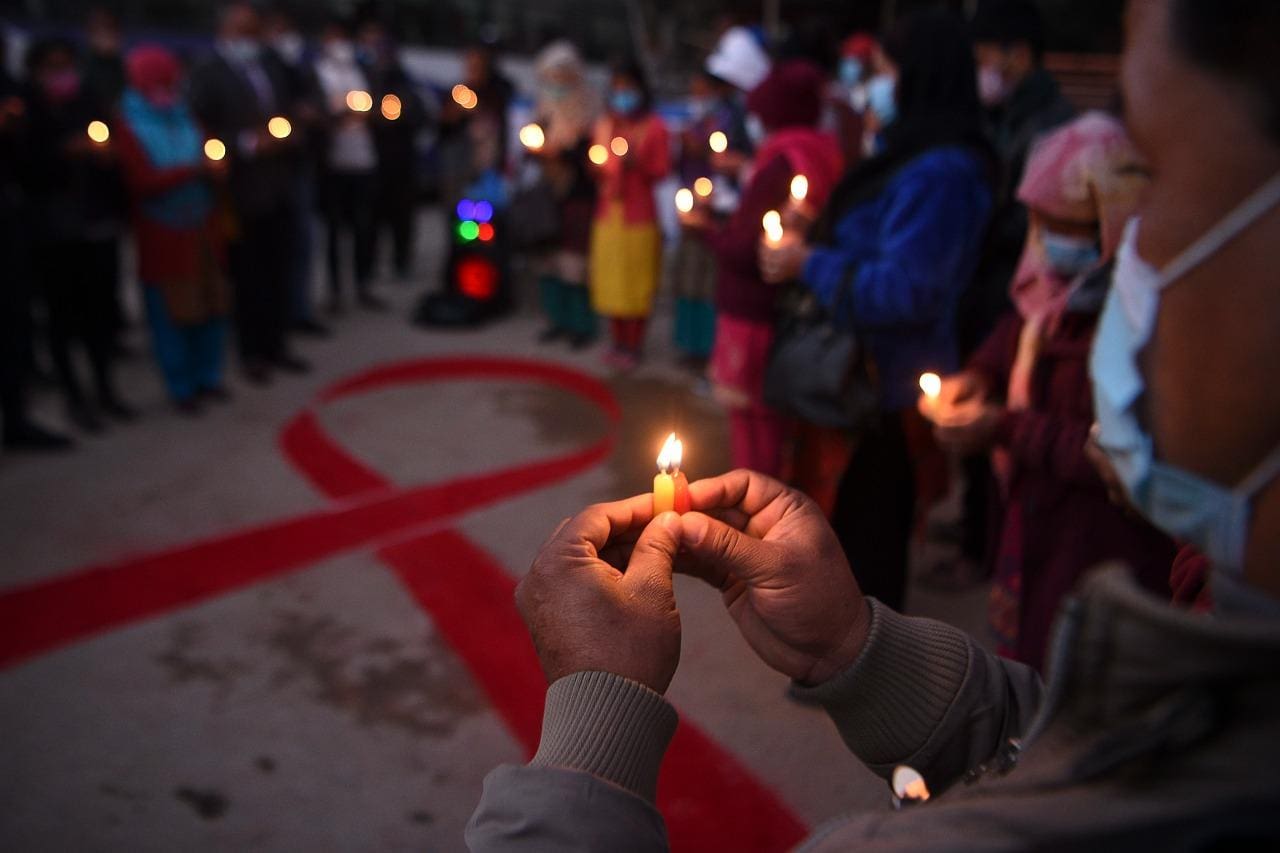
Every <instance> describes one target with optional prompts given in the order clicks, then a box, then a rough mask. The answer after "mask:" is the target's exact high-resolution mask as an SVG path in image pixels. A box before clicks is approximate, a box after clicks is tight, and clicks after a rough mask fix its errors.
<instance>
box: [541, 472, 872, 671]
mask: <svg viewBox="0 0 1280 853" xmlns="http://www.w3.org/2000/svg"><path fill="white" fill-rule="evenodd" d="M689 496H690V502H691V505H692V508H693V509H692V511H691V512H688V513H685V514H684V515H677V514H675V513H672V512H666V513H662V514H661V515H659V516H657V517H656V518H655V517H654V516H653V499H652V496H651V495H648V494H644V495H638V496H636V497H633V498H628V499H626V500H621V501H615V502H613V503H604V504H596V505H594V506H591V507H588V508H587V509H585V510H583V511H582V512H580V513H579V514H578V515H576V516H574V517H573V518H569V519H566V520H565V521H563V522H562V523H561V524H560V526H559V528H558V529H557V530H556V532H555V533H554V534H553V535H552V536H551V538H550V539H549V540H547V542H546V543H545V544H544V545H543V546H542V548H541V550H540V551H539V553H538V556H537V558H536V559H535V560H534V561H533V566H532V568H531V569H530V570H529V572H528V574H527V575H525V577H524V579H523V580H522V581H521V582H520V585H519V587H518V588H517V590H516V603H517V605H518V606H519V608H520V613H521V615H522V616H523V617H524V621H525V624H526V625H528V627H529V632H530V633H531V634H532V636H533V643H534V646H535V648H536V649H537V653H538V658H539V660H540V661H541V664H542V669H543V672H544V673H545V674H546V676H547V680H548V682H553V681H555V680H556V679H558V678H561V677H563V676H566V675H571V674H573V673H575V672H582V671H587V670H593V671H603V672H610V673H613V674H615V675H620V676H623V677H625V678H628V679H631V680H633V681H636V682H639V683H640V684H643V685H645V686H646V687H649V688H650V689H652V690H654V691H656V692H658V693H664V692H665V691H666V689H667V687H668V685H670V683H671V679H672V677H673V676H674V675H675V672H676V667H677V666H678V664H679V662H680V611H679V608H678V607H677V603H676V597H675V591H674V589H673V587H672V576H673V575H674V573H676V572H679V573H681V574H686V575H692V576H694V577H697V578H700V579H702V580H703V581H705V582H706V583H708V584H710V585H711V586H713V587H715V588H717V589H719V590H720V592H721V594H722V596H723V598H724V605H725V608H726V609H727V610H728V612H729V615H730V616H731V617H732V618H733V620H734V621H735V622H736V623H737V626H738V628H739V630H740V631H741V632H742V635H743V637H744V638H745V639H746V641H747V643H748V644H750V646H751V648H752V649H754V650H755V652H756V654H758V655H759V656H760V658H761V659H762V660H763V661H764V662H765V663H766V664H768V665H769V666H771V667H773V668H774V669H776V670H777V671H779V672H781V673H783V674H784V675H787V676H789V677H791V678H792V679H794V680H796V681H798V682H801V683H804V684H811V685H812V684H820V683H822V682H824V681H826V680H828V679H830V678H831V677H832V676H833V675H835V674H836V673H838V672H839V671H841V670H842V669H844V668H846V667H847V666H849V665H850V664H851V663H853V661H854V660H855V659H856V658H857V656H858V653H859V652H860V651H861V649H862V646H863V644H864V643H865V641H866V637H867V633H868V630H869V628H870V611H869V609H868V607H867V604H866V601H865V599H864V598H863V596H862V593H861V591H860V590H859V589H858V585H857V583H856V581H855V580H854V578H853V574H852V573H851V572H850V570H849V564H848V561H847V560H846V559H845V556H844V552H843V551H842V550H841V547H840V543H839V542H838V541H837V539H836V536H835V533H834V531H833V530H832V529H831V527H830V525H829V524H828V523H827V520H826V518H825V517H824V516H823V514H822V511H821V510H819V509H818V507H817V505H816V504H815V503H814V502H813V501H811V500H810V499H809V498H807V497H806V496H804V495H803V494H801V493H800V492H797V491H795V490H794V489H790V488H788V487H787V486H785V485H783V484H782V483H780V482H778V481H777V480H774V479H771V478H769V477H765V476H763V475H761V474H757V473H754V472H750V471H742V470H739V471H733V472H731V473H729V474H725V475H723V476H720V477H713V478H710V479H706V480H699V481H696V482H694V483H691V484H690V485H689Z"/></svg>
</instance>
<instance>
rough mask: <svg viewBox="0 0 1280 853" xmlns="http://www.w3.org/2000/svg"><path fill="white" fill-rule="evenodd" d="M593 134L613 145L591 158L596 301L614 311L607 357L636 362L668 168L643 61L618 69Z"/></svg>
mask: <svg viewBox="0 0 1280 853" xmlns="http://www.w3.org/2000/svg"><path fill="white" fill-rule="evenodd" d="M592 142H593V144H595V145H599V146H603V148H604V150H605V151H606V152H608V153H607V155H606V156H605V158H604V162H603V163H593V167H594V169H595V173H596V186H597V189H598V201H597V204H596V215H595V221H594V223H593V225H592V229H591V257H590V273H589V274H590V282H591V304H592V307H593V308H594V309H595V310H596V313H598V314H600V315H602V316H604V317H608V318H609V330H610V335H611V337H612V339H613V346H612V348H611V349H610V351H609V354H608V356H607V360H608V361H609V363H610V364H611V365H612V366H614V367H616V368H618V369H619V370H631V369H633V368H635V367H636V365H637V364H638V363H639V361H640V354H641V350H642V349H643V346H644V333H645V327H646V324H647V321H648V319H649V312H650V311H651V310H652V308H653V294H654V291H655V290H656V289H657V286H658V276H659V274H660V272H661V266H662V234H661V232H660V231H659V229H658V212H657V206H656V204H655V202H654V197H653V187H654V184H656V183H657V182H658V181H659V180H661V179H662V178H663V177H665V176H666V174H667V173H668V172H669V171H671V151H670V145H669V141H668V135H667V126H666V125H665V124H664V123H663V121H662V119H661V118H659V117H658V115H657V114H656V113H654V112H653V108H652V101H651V99H650V95H649V88H648V85H647V84H646V83H645V81H644V73H643V72H642V71H641V69H640V67H639V66H638V65H636V64H634V63H623V64H621V65H619V66H617V67H616V68H615V69H614V71H613V75H612V77H611V78H610V81H609V96H608V112H607V114H606V115H605V116H603V117H602V118H601V119H600V121H599V122H597V123H596V128H595V132H594V134H593V135H592Z"/></svg>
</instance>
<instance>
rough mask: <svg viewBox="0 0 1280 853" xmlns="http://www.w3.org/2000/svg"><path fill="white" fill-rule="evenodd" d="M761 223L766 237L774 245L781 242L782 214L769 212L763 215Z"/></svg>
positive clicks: (773, 211) (774, 211)
mask: <svg viewBox="0 0 1280 853" xmlns="http://www.w3.org/2000/svg"><path fill="white" fill-rule="evenodd" d="M761 223H762V224H763V225H764V234H765V236H766V237H768V238H769V239H770V240H771V241H772V242H774V243H778V242H781V241H782V214H780V213H778V211H776V210H771V211H769V212H768V213H766V214H765V215H764V218H763V219H762V220H761Z"/></svg>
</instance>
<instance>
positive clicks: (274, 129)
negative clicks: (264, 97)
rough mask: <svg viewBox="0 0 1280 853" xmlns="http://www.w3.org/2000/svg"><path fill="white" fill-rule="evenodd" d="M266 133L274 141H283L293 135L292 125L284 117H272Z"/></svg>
mask: <svg viewBox="0 0 1280 853" xmlns="http://www.w3.org/2000/svg"><path fill="white" fill-rule="evenodd" d="M348 97H350V96H348ZM267 133H269V134H271V135H272V136H274V137H275V138H276V139H285V138H287V137H288V136H289V134H290V133H293V125H291V124H289V120H288V119H287V118H285V117H284V116H272V117H271V120H270V121H268V122H267Z"/></svg>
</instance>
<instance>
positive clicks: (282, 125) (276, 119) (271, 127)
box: [267, 116, 293, 139]
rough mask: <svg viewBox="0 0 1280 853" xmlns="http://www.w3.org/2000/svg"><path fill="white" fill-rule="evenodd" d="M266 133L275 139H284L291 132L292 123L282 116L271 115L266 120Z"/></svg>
mask: <svg viewBox="0 0 1280 853" xmlns="http://www.w3.org/2000/svg"><path fill="white" fill-rule="evenodd" d="M267 133H269V134H271V135H272V136H274V137H275V138H276V139H285V138H287V137H288V136H289V134H290V133H293V125H291V124H289V120H288V119H287V118H285V117H284V116H273V117H272V118H271V120H270V121H268V122H267Z"/></svg>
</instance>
